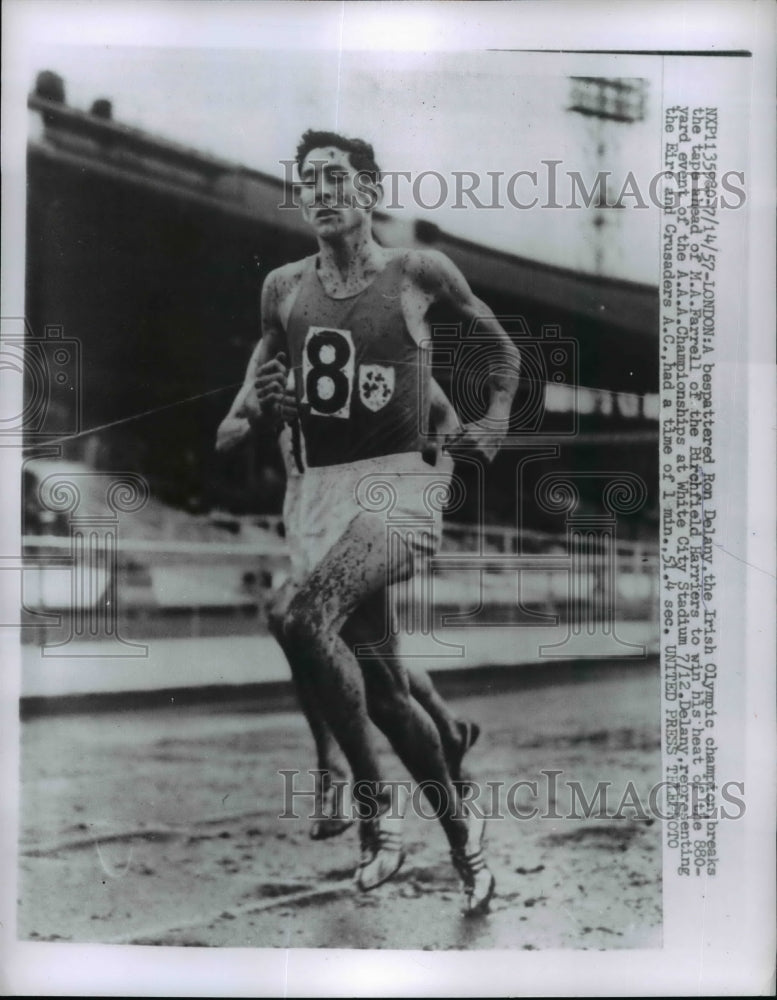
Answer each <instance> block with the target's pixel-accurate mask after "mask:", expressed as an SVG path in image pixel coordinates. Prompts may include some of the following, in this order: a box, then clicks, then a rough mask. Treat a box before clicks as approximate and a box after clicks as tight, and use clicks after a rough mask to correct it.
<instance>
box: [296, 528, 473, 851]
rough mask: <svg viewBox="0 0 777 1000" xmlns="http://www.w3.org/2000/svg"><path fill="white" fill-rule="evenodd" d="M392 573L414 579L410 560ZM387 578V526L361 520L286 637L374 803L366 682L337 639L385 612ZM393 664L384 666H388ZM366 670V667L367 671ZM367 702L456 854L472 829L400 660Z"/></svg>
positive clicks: (299, 599) (309, 588) (377, 773)
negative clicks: (372, 606) (352, 625)
mask: <svg viewBox="0 0 777 1000" xmlns="http://www.w3.org/2000/svg"><path fill="white" fill-rule="evenodd" d="M405 555H406V562H405V564H404V565H402V566H397V567H392V573H393V574H394V576H395V579H399V578H402V577H403V576H407V575H409V574H410V573H411V572H413V565H412V556H411V555H410V554H409V553H406V554H405ZM390 582H393V581H392V580H390V579H389V568H388V560H387V555H386V531H385V525H384V524H383V522H382V521H381V519H380V518H379V517H376V516H375V515H372V514H366V513H360V514H357V515H356V517H354V518H353V520H352V521H351V523H350V524H349V526H348V528H347V529H346V531H345V532H344V534H343V536H342V537H341V538H340V540H339V541H338V542H337V543H335V545H334V546H333V547H332V549H330V551H329V552H328V553H327V555H326V556H325V558H324V559H323V561H322V562H321V563H320V564H319V565H318V566H317V567H316V569H315V570H314V571H313V573H312V575H311V576H310V578H309V579H308V580H307V581H305V583H303V584H302V585H301V587H300V589H299V590H298V591H297V593H296V594H295V595H294V597H293V598H292V600H291V603H290V605H289V609H288V613H287V616H286V621H285V626H284V633H285V638H286V640H287V641H288V642H289V643H290V650H291V652H292V655H294V656H295V657H297V658H298V662H299V665H300V668H301V669H305V670H307V671H309V672H310V674H311V675H312V676H313V677H315V679H316V685H317V690H318V694H319V698H320V702H321V706H322V709H323V712H324V715H325V717H326V718H327V721H328V722H329V724H330V726H331V727H332V729H333V731H334V733H335V735H336V737H337V740H338V742H339V743H340V746H341V747H342V749H343V752H344V753H345V755H346V757H347V759H348V762H349V764H350V765H351V769H352V772H353V776H354V780H355V782H366V783H369V785H370V786H371V788H372V794H373V795H374V797H375V799H376V800H377V801H381V804H384V803H385V804H384V808H387V807H388V805H389V801H388V800H387V799H386V796H385V795H380V794H379V786H380V782H381V779H382V772H381V768H380V766H379V763H378V759H377V752H376V749H375V744H374V738H373V733H372V731H371V729H370V722H369V713H368V705H367V694H366V685H365V679H364V677H363V676H362V671H361V669H360V667H359V663H358V661H357V660H356V658H355V657H354V655H353V652H352V650H351V649H350V648H349V645H348V643H346V642H345V641H344V640H343V639H342V638H341V636H340V634H339V631H340V628H341V627H342V625H343V623H344V622H345V621H346V620H347V619H348V618H349V617H350V615H351V614H352V613H353V612H354V611H355V610H356V608H357V607H359V606H360V605H363V604H364V603H365V602H366V601H368V600H369V599H370V598H374V599H375V600H376V601H377V600H378V599H379V600H380V601H381V602H382V603H383V607H384V609H385V606H386V605H385V595H384V588H385V587H386V585H387V583H390ZM389 662H390V661H388V660H387V661H384V664H383V666H384V667H386V666H387V665H388V664H389ZM368 669H369V667H367V666H366V665H365V671H366V670H368ZM369 688H370V703H371V707H372V709H373V711H374V712H375V713H376V715H377V718H378V719H379V720H380V721H379V724H380V727H381V729H383V731H384V732H385V733H386V735H387V737H388V738H389V740H390V742H391V743H392V746H394V748H395V750H396V752H397V754H398V755H399V756H400V758H401V759H402V761H403V763H404V764H405V766H406V767H407V768H408V770H409V771H410V773H411V774H412V775H413V777H414V778H416V780H418V781H424V782H425V785H424V789H425V792H426V794H427V798H428V799H429V801H430V804H431V805H432V807H433V809H434V810H435V813H436V814H437V815H438V817H439V819H440V822H441V824H442V826H443V829H444V830H445V833H446V835H447V837H448V840H449V842H450V844H451V846H452V847H459V846H461V845H462V844H464V843H465V842H466V840H467V824H466V821H465V819H464V818H463V817H462V815H461V813H460V810H458V809H457V808H456V806H457V803H458V794H457V792H456V789H455V788H454V786H453V783H452V781H451V776H450V773H449V771H448V768H447V765H446V763H445V757H444V754H443V750H442V745H441V743H440V737H439V734H438V732H437V729H436V727H435V726H434V724H433V723H432V721H431V719H430V718H429V717H428V716H427V715H426V714H425V713H424V712H423V710H422V709H421V708H420V706H417V705H415V704H414V703H413V701H412V699H411V698H410V693H409V684H408V681H407V675H406V673H405V672H404V671H403V670H402V669H401V667H400V665H399V661H396V669H394V664H393V663H392V664H391V667H390V668H387V669H378V670H376V671H374V672H373V673H371V674H370V676H369Z"/></svg>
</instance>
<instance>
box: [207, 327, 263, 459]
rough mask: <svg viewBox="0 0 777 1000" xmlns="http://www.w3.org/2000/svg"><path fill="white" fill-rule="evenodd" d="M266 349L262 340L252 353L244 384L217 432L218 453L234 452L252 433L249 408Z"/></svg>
mask: <svg viewBox="0 0 777 1000" xmlns="http://www.w3.org/2000/svg"><path fill="white" fill-rule="evenodd" d="M266 349H267V347H266V344H264V343H263V341H261V340H260V341H259V343H258V344H257V345H256V347H255V348H254V350H253V352H252V353H251V358H250V360H249V362H248V365H247V367H246V373H245V377H244V379H243V384H242V386H241V387H240V389H239V391H238V393H237V395H236V396H235V398H234V399H233V400H232V405H231V406H230V408H229V411H228V413H227V415H226V416H225V417H224V419H223V420H222V421H221V423H220V424H219V426H218V430H217V431H216V451H221V452H227V451H232V449H233V448H236V447H237V446H238V445H239V444H241V443H242V442H243V441H245V439H246V438H247V437H248V436H249V434H250V433H251V424H250V422H249V420H248V414H247V408H248V407H249V406H250V405H251V401H250V397H251V396H252V395H253V389H254V378H255V377H256V370H257V367H258V366H259V365H260V364H261V363H262V361H264V360H265V354H266ZM257 415H258V407H257Z"/></svg>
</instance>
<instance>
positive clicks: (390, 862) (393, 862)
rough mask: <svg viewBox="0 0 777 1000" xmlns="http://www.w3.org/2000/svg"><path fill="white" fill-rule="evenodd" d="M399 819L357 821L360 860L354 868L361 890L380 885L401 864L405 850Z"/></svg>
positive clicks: (365, 890) (395, 871) (381, 818)
mask: <svg viewBox="0 0 777 1000" xmlns="http://www.w3.org/2000/svg"><path fill="white" fill-rule="evenodd" d="M399 823H401V820H396V819H387V817H386V816H379V817H378V818H377V819H363V820H361V822H360V823H359V842H360V844H361V859H360V861H359V867H358V868H357V870H356V885H357V886H358V888H359V889H361V890H362V892H369V891H370V889H376V888H377V887H378V886H379V885H383V883H384V882H387V881H388V880H389V879H390V878H391V877H392V876H393V875H395V874H396V873H397V872H398V871H399V869H400V868H401V867H402V862H403V861H404V860H405V852H404V850H403V849H402V837H401V835H400V833H399V829H400V827H399Z"/></svg>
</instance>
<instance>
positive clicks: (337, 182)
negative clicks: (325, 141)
mask: <svg viewBox="0 0 777 1000" xmlns="http://www.w3.org/2000/svg"><path fill="white" fill-rule="evenodd" d="M300 180H301V182H302V183H301V190H300V203H301V205H302V214H303V216H304V218H305V221H306V222H308V223H309V224H310V225H311V226H312V227H313V229H314V230H315V233H316V235H317V236H318V237H320V238H321V239H324V240H326V239H332V238H335V237H337V236H340V235H341V234H343V233H345V232H350V231H352V230H354V229H358V228H359V227H360V226H363V225H364V223H365V220H367V219H368V218H369V214H370V209H369V208H368V207H367V206H368V204H369V194H368V192H366V191H365V190H364V188H365V183H366V181H365V179H364V178H363V177H359V171H358V170H356V169H354V167H353V166H352V165H351V162H350V157H349V155H348V153H346V152H345V151H344V150H342V149H337V148H336V147H334V146H325V147H322V148H319V149H311V151H310V152H309V153H308V155H307V156H306V157H305V159H304V161H303V163H302V167H301V169H300Z"/></svg>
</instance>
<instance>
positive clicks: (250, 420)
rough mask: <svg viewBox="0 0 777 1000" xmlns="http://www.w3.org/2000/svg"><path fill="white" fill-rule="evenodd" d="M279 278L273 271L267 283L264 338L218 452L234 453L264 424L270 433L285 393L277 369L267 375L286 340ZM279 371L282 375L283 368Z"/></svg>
mask: <svg viewBox="0 0 777 1000" xmlns="http://www.w3.org/2000/svg"><path fill="white" fill-rule="evenodd" d="M276 274H277V272H275V271H272V272H271V273H270V274H268V276H267V278H266V280H265V282H264V286H263V288H262V301H261V323H262V336H261V339H260V341H259V343H258V344H257V345H256V347H255V348H254V350H253V352H252V354H251V358H250V360H249V362H248V365H247V367H246V373H245V377H244V379H243V385H242V386H241V387H240V391H239V392H238V394H237V395H236V396H235V398H234V400H233V401H232V405H231V406H230V408H229V412H228V413H227V415H226V417H224V419H223V420H222V422H221V424H219V428H218V430H217V431H216V451H230V450H232V449H233V448H235V447H236V446H237V445H239V444H240V443H241V442H242V441H244V440H245V439H246V438H247V437H248V435H249V434H250V433H251V430H252V429H254V428H255V429H259V428H260V427H261V425H262V423H263V421H264V420H266V421H267V423H268V430H269V429H270V424H272V422H273V421H272V420H270V419H269V418H270V417H271V414H272V410H273V408H274V405H275V402H276V400H279V398H280V395H281V394H282V392H283V389H284V383H283V382H280V385H279V380H280V375H279V373H276V372H275V368H273V369H272V370H271V371H268V370H267V366H268V364H270V363H271V362H272V361H273V360H274V359H275V358H276V356H277V355H278V353H279V352H280V351H282V350H283V348H284V346H285V340H286V338H285V334H284V332H283V326H282V325H281V321H280V317H279V314H278V286H277V279H276ZM277 367H278V368H279V371H280V368H281V367H282V366H280V365H278V366H277ZM263 375H264V376H265V378H264V381H263V390H264V391H263V392H261V391H259V386H258V385H257V378H258V377H259V378H261V377H262V376H263ZM268 376H269V377H268ZM284 378H285V375H284Z"/></svg>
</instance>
